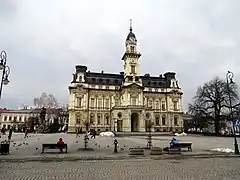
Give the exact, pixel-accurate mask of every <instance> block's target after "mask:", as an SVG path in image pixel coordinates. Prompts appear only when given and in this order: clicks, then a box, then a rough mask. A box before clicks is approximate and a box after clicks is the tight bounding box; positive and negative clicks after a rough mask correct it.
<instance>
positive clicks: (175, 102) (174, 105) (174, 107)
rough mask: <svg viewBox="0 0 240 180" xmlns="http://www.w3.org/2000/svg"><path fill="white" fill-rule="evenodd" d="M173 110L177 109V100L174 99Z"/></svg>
mask: <svg viewBox="0 0 240 180" xmlns="http://www.w3.org/2000/svg"><path fill="white" fill-rule="evenodd" d="M173 110H174V111H177V101H174V102H173Z"/></svg>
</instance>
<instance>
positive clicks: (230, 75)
mask: <svg viewBox="0 0 240 180" xmlns="http://www.w3.org/2000/svg"><path fill="white" fill-rule="evenodd" d="M233 76H234V74H233V72H231V71H228V72H227V74H226V79H227V90H228V97H229V105H230V107H229V110H230V120H231V122H232V120H233V109H232V98H231V93H230V87H229V85H230V84H233V83H234V82H233ZM232 124H233V122H232ZM232 131H233V137H234V149H235V154H239V149H238V142H237V137H236V134H235V128H234V124H233V130H232Z"/></svg>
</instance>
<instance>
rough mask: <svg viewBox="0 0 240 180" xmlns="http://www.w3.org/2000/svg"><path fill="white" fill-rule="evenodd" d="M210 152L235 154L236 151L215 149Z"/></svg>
mask: <svg viewBox="0 0 240 180" xmlns="http://www.w3.org/2000/svg"><path fill="white" fill-rule="evenodd" d="M210 151H212V152H224V153H234V150H232V149H229V148H214V149H211V150H210Z"/></svg>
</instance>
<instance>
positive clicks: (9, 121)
mask: <svg viewBox="0 0 240 180" xmlns="http://www.w3.org/2000/svg"><path fill="white" fill-rule="evenodd" d="M31 111H32V110H30V109H21V110H7V109H4V110H1V115H0V127H1V128H2V127H5V128H6V129H9V128H10V127H14V129H18V128H20V127H21V128H22V126H23V125H24V124H26V123H27V122H28V118H29V117H30V113H31Z"/></svg>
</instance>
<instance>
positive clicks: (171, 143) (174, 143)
mask: <svg viewBox="0 0 240 180" xmlns="http://www.w3.org/2000/svg"><path fill="white" fill-rule="evenodd" d="M177 144H178V140H177V139H176V138H173V139H172V141H171V142H170V147H173V146H174V145H177Z"/></svg>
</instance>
